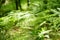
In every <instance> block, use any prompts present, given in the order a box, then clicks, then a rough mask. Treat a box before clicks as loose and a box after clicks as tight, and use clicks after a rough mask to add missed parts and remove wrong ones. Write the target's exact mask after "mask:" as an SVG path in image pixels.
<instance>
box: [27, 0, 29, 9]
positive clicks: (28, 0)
mask: <svg viewBox="0 0 60 40" xmlns="http://www.w3.org/2000/svg"><path fill="white" fill-rule="evenodd" d="M29 6H30V0H27V7H28V8H27V9H29Z"/></svg>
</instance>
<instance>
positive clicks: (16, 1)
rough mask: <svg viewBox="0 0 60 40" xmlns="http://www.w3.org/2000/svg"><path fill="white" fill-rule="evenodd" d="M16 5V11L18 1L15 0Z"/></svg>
mask: <svg viewBox="0 0 60 40" xmlns="http://www.w3.org/2000/svg"><path fill="white" fill-rule="evenodd" d="M15 3H16V10H18V0H15Z"/></svg>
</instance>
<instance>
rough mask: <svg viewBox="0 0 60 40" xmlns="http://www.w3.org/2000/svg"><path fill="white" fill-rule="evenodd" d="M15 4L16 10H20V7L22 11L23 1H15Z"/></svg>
mask: <svg viewBox="0 0 60 40" xmlns="http://www.w3.org/2000/svg"><path fill="white" fill-rule="evenodd" d="M15 3H16V10H18V9H19V7H20V10H22V7H21V0H15Z"/></svg>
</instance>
